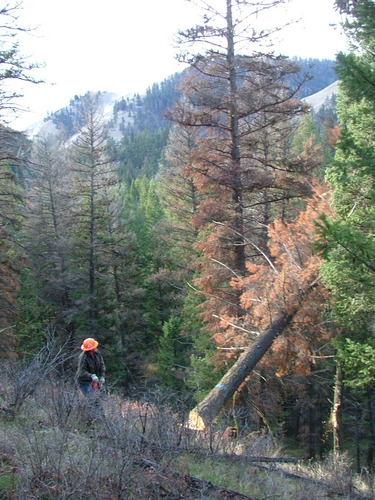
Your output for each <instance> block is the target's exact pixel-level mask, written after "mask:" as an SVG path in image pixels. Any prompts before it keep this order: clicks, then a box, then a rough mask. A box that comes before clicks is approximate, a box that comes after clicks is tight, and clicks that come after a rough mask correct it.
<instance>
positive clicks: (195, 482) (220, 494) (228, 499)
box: [135, 458, 257, 500]
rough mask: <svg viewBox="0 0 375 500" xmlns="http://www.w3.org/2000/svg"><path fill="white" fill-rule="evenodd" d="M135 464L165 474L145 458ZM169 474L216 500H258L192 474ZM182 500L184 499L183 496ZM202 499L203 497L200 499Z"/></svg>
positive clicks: (159, 467) (171, 472)
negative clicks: (207, 493) (208, 493)
mask: <svg viewBox="0 0 375 500" xmlns="http://www.w3.org/2000/svg"><path fill="white" fill-rule="evenodd" d="M135 463H137V464H138V465H140V466H141V467H143V468H146V469H148V468H149V469H152V470H158V469H160V471H161V473H163V474H164V473H165V470H164V468H163V467H161V466H160V464H158V463H156V462H153V461H152V460H148V459H145V458H138V459H136V460H135ZM167 472H168V473H169V474H172V475H173V476H174V477H176V478H179V479H183V480H184V481H185V483H186V484H187V485H188V486H189V487H190V488H196V489H197V490H204V491H207V492H208V491H209V492H210V495H211V494H215V498H217V499H218V500H257V499H256V498H253V497H248V496H247V495H243V494H242V493H238V491H233V490H228V489H227V488H221V487H220V486H216V485H214V484H213V483H211V481H205V480H204V479H200V478H198V477H194V476H190V474H183V473H182V472H178V471H176V470H173V469H169V468H168V469H167ZM181 498H183V497H182V496H181ZM199 498H202V497H199Z"/></svg>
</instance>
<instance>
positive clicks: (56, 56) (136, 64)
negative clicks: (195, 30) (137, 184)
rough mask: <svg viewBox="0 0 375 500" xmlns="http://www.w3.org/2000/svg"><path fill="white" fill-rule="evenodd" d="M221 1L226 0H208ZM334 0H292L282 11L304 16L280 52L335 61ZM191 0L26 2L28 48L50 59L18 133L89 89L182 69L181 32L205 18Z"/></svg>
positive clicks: (135, 83) (118, 86)
mask: <svg viewBox="0 0 375 500" xmlns="http://www.w3.org/2000/svg"><path fill="white" fill-rule="evenodd" d="M206 1H207V3H210V4H211V5H215V6H218V7H220V6H222V5H225V0H206ZM333 5H334V0H313V1H312V0H291V1H290V2H289V3H288V4H287V6H286V7H284V8H283V10H282V11H280V12H279V13H278V14H277V21H279V20H280V19H283V16H284V19H285V20H296V19H299V18H302V20H301V21H300V22H299V23H297V24H295V25H293V27H289V28H287V29H286V30H284V31H283V34H282V35H279V37H280V36H282V37H284V38H285V40H284V42H281V41H280V40H277V45H276V47H275V48H276V50H277V51H278V52H281V53H284V54H286V55H289V56H300V57H304V58H309V57H312V58H319V59H334V58H335V55H336V53H337V52H338V51H339V50H345V41H344V40H345V38H344V37H343V36H342V34H341V33H340V30H339V29H334V27H332V26H330V25H332V24H335V23H336V24H337V23H338V22H339V17H338V15H337V13H336V12H335V10H334V7H333ZM200 19H201V17H200V15H199V14H198V11H197V9H196V8H195V7H194V6H193V5H192V4H191V3H189V2H187V1H186V0H105V1H103V0H23V9H22V11H21V12H20V16H19V24H20V25H22V26H25V25H27V26H30V27H35V28H36V30H35V32H34V34H33V36H27V38H25V39H22V40H21V49H22V53H26V54H28V55H30V56H31V60H33V61H36V62H38V63H42V64H44V68H43V69H41V70H40V71H39V73H38V74H35V75H34V76H37V77H38V78H39V77H40V78H42V79H44V80H45V81H46V83H43V84H39V85H37V86H36V85H27V86H26V87H24V88H23V89H22V92H23V93H24V94H25V98H24V99H23V100H22V101H20V102H21V103H22V105H24V106H27V107H28V108H29V110H30V111H29V112H28V113H22V114H21V116H20V118H19V119H18V120H15V121H14V122H13V123H12V126H13V127H15V128H18V129H20V130H22V129H24V128H26V127H28V126H29V125H31V124H32V123H34V122H36V121H38V120H40V119H43V118H44V117H45V116H46V114H47V113H48V112H51V111H56V110H57V109H60V108H62V107H65V106H67V105H68V104H69V101H70V99H71V98H73V97H74V96H75V95H82V94H85V93H86V92H87V91H88V90H92V91H98V90H101V91H110V92H117V93H119V94H121V95H124V96H126V95H129V94H130V95H132V94H133V93H134V92H138V93H143V92H144V91H145V90H146V88H147V87H149V86H151V85H152V84H153V83H156V82H160V81H162V80H163V79H164V78H167V77H168V76H170V75H171V74H173V73H175V72H177V71H181V70H182V69H183V67H182V66H181V64H179V63H178V62H177V61H176V60H175V54H176V48H175V47H174V44H173V39H174V37H175V35H176V33H177V31H178V29H181V28H182V29H183V28H187V27H189V26H193V25H194V24H197V23H199V22H200Z"/></svg>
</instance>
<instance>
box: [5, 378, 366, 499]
mask: <svg viewBox="0 0 375 500" xmlns="http://www.w3.org/2000/svg"><path fill="white" fill-rule="evenodd" d="M16 386H17V385H16V384H13V385H12V382H11V381H8V384H7V386H6V387H5V385H3V389H2V392H1V394H2V396H1V397H0V419H1V425H0V498H1V499H7V500H21V499H43V500H45V499H61V500H65V499H73V500H85V499H87V500H89V499H90V500H95V499H98V500H112V499H113V500H114V499H117V500H118V499H121V500H133V499H134V500H135V499H145V500H157V499H169V500H177V499H186V500H188V499H207V500H209V499H235V500H241V499H249V500H251V499H253V500H266V499H272V500H274V499H280V500H320V499H327V498H329V499H334V500H335V499H353V500H360V499H361V500H370V499H374V498H375V496H374V491H373V477H367V476H360V475H356V474H354V472H353V470H352V467H351V464H350V461H349V460H348V459H347V457H345V456H341V457H336V459H335V460H333V459H332V457H329V458H327V460H325V461H324V462H316V463H311V462H306V463H304V462H303V461H301V460H297V459H294V458H293V457H286V456H285V451H283V448H282V447H281V446H280V444H279V443H277V442H276V440H275V439H274V438H273V437H272V436H270V435H266V434H260V433H250V434H248V435H247V436H243V437H236V438H234V437H232V436H230V435H228V430H227V429H222V430H221V429H210V430H209V431H207V432H197V431H192V430H190V429H188V428H187V427H186V426H185V425H184V422H185V421H186V420H185V419H184V415H181V414H179V413H176V412H174V411H172V410H171V408H170V407H169V406H168V405H167V404H165V403H163V402H162V401H161V400H159V401H158V402H155V401H153V402H152V403H151V402H150V401H145V400H144V401H142V402H140V401H131V400H127V399H124V398H121V397H119V396H116V395H109V394H105V395H102V396H101V397H99V398H98V399H97V400H93V401H91V402H89V401H88V400H87V399H86V398H84V397H83V396H82V395H81V394H80V393H79V392H78V391H77V390H76V389H75V388H74V387H72V386H69V385H58V384H53V383H52V382H46V383H43V385H42V384H41V385H40V386H38V387H37V388H36V389H35V391H33V393H32V394H29V395H27V396H26V397H25V398H24V400H23V401H21V404H20V403H19V397H18V404H17V405H15V404H14V401H15V396H16V393H15V390H16ZM18 396H19V392H18Z"/></svg>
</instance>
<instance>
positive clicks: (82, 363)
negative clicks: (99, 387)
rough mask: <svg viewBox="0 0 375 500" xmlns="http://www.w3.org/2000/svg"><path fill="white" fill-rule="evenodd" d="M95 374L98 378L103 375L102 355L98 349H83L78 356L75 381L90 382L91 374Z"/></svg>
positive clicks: (80, 382)
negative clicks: (91, 350)
mask: <svg viewBox="0 0 375 500" xmlns="http://www.w3.org/2000/svg"><path fill="white" fill-rule="evenodd" d="M94 373H95V375H97V376H98V377H99V378H100V377H104V375H105V365H104V360H103V357H102V355H101V354H100V352H99V351H95V352H91V353H90V351H83V352H81V354H80V355H79V356H78V369H77V375H76V378H77V381H78V383H79V384H91V381H92V379H91V375H92V374H94Z"/></svg>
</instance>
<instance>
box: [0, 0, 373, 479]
mask: <svg viewBox="0 0 375 500" xmlns="http://www.w3.org/2000/svg"><path fill="white" fill-rule="evenodd" d="M242 3H243V5H241V8H244V9H249V13H250V11H251V4H250V3H249V5H247V2H242ZM275 3H276V2H275ZM205 4H206V2H205ZM336 4H337V8H339V9H340V10H341V12H342V14H343V15H344V16H347V19H348V20H347V21H346V23H345V24H344V28H345V30H346V33H347V36H348V37H349V38H350V40H351V42H352V46H353V52H351V53H350V54H347V55H344V54H339V56H338V58H337V60H336V61H329V60H324V61H320V60H303V59H288V58H286V57H282V56H278V55H275V53H273V52H267V51H266V50H264V51H262V52H259V50H256V51H254V52H253V53H250V54H249V53H246V54H244V53H242V52H241V51H239V50H240V47H241V46H242V42H243V36H244V33H247V35H246V37H247V42H248V43H254V44H255V42H257V36H256V34H255V33H254V32H253V31H252V30H249V31H248V32H247V31H246V30H245V31H243V25H242V23H241V22H240V21H238V19H239V18H238V17H237V10H236V9H237V8H239V7H240V5H239V3H237V2H235V1H234V0H228V1H227V12H226V14H225V15H224V16H222V18H221V19H225V23H224V25H220V24H218V25H215V24H211V22H210V19H211V18H212V20H215V16H214V15H213V14H214V13H215V7H212V6H210V5H209V2H208V3H207V4H206V11H205V14H204V16H205V17H204V19H205V22H204V23H203V24H202V25H200V26H196V27H194V28H191V29H189V30H187V31H186V32H181V33H179V37H180V44H181V47H185V46H188V47H189V52H183V51H182V49H181V54H180V58H181V60H183V61H185V62H188V63H189V67H188V69H186V70H185V71H183V72H182V73H181V74H176V75H172V76H171V77H170V78H168V79H166V80H165V81H163V82H160V83H155V84H154V85H153V86H152V87H151V88H150V89H148V90H147V92H146V94H145V95H139V94H136V95H134V96H132V97H123V98H122V99H120V100H117V101H116V102H114V103H113V115H112V117H111V118H110V120H108V119H104V115H103V103H104V102H105V101H106V99H107V98H108V95H107V94H106V92H101V93H97V94H93V93H91V92H88V93H87V94H86V95H83V96H75V97H74V98H73V99H72V101H71V102H70V104H69V106H67V107H66V108H64V109H62V110H59V111H57V112H55V113H53V114H51V115H49V116H48V117H46V122H49V123H53V125H54V133H48V134H47V133H43V126H41V129H40V133H39V134H38V135H36V136H35V137H33V138H27V137H26V136H24V135H23V134H20V133H18V132H16V131H14V130H12V129H10V128H9V127H7V125H6V124H5V123H4V124H3V125H2V129H1V135H2V140H1V147H0V154H1V163H0V168H1V174H0V181H1V185H2V189H1V194H0V202H1V219H0V221H1V226H0V227H1V235H2V238H1V248H2V251H1V255H2V257H1V267H0V277H1V283H2V287H1V292H0V301H1V319H0V331H1V334H2V336H1V346H2V350H1V357H2V359H3V361H6V362H15V363H16V362H30V360H33V359H35V357H36V356H38V353H40V352H41V350H43V349H45V347H46V345H49V343H50V342H52V341H53V344H54V345H55V344H56V343H57V345H58V346H59V349H62V350H64V351H66V352H67V353H70V354H71V358H70V360H69V356H67V361H66V362H64V363H61V364H60V365H59V366H58V372H59V377H61V378H62V379H64V380H73V378H74V372H75V369H76V356H77V355H78V353H79V347H80V345H81V343H82V340H83V339H84V338H86V337H94V338H95V339H97V340H98V342H99V344H100V349H101V352H102V354H103V356H104V357H105V360H106V365H107V377H106V378H107V384H108V387H109V390H111V391H113V392H115V393H117V394H121V395H122V396H125V397H126V396H128V395H134V394H140V393H142V391H144V390H153V388H158V390H163V391H165V394H168V397H169V398H170V399H171V400H172V401H174V402H175V403H176V404H177V403H178V401H181V400H182V399H183V400H184V401H185V402H186V403H187V404H188V406H189V408H190V409H191V410H192V412H191V415H193V416H195V418H196V419H197V421H199V425H201V426H203V428H204V427H205V426H208V425H211V424H212V422H213V421H215V422H216V423H217V424H218V425H220V418H222V419H225V425H233V426H236V427H237V429H238V432H246V431H267V432H270V433H274V434H280V435H282V436H283V437H285V439H288V440H290V442H291V443H292V444H291V447H292V448H293V447H300V448H303V449H304V453H305V456H307V457H309V458H321V457H323V456H325V455H327V454H328V453H329V452H330V451H332V450H333V451H334V452H335V453H339V452H340V451H344V450H346V451H348V452H349V453H350V454H352V456H353V457H355V458H356V465H357V467H358V469H360V468H361V467H367V468H368V469H369V470H372V467H373V455H374V451H375V393H374V390H373V387H374V380H375V368H374V367H375V345H374V304H375V300H374V298H375V297H374V257H375V255H374V231H373V227H374V169H373V161H374V159H373V158H372V157H373V156H374V151H373V149H374V148H373V144H372V135H373V120H372V114H373V113H374V106H373V101H374V96H373V86H374V72H373V65H374V55H373V54H374V52H373V43H374V42H373V33H372V31H371V28H372V24H373V23H374V20H375V12H374V7H373V3H372V2H371V1H370V0H358V1H357V2H349V1H342V0H340V1H338V0H337V2H336ZM0 15H3V13H2V12H1V13H0ZM5 15H6V12H5ZM212 40H215V44H214V45H213V44H212ZM14 50H16V47H15V48H14ZM2 55H3V58H2V59H1V60H0V85H1V84H2V83H3V82H4V81H6V79H8V78H14V79H17V78H19V77H20V76H23V77H24V78H28V79H29V80H30V81H32V76H29V72H30V71H31V74H32V67H29V66H27V65H26V66H24V67H23V69H22V67H21V68H20V67H19V61H18V60H17V59H15V60H12V57H15V52H13V54H12V53H11V51H4V52H2ZM3 61H4V62H3ZM8 66H10V67H11V68H12V67H13V73H12V71H11V70H10V69H9V67H8ZM21 71H24V72H25V73H24V74H22V73H20V72H21ZM17 72H18V73H17ZM338 79H339V80H340V83H339V95H338V96H337V97H335V98H333V99H331V100H330V101H329V102H327V103H326V104H325V105H324V106H323V107H322V108H321V109H320V110H318V111H316V112H313V111H312V110H310V109H309V107H308V106H307V105H306V104H305V103H304V102H303V101H302V100H301V99H302V98H304V97H306V96H309V95H311V94H314V93H315V92H318V91H319V90H321V89H323V88H324V87H326V86H328V85H330V84H331V83H332V82H334V81H336V80H338ZM4 92H5V91H4ZM12 97H13V96H12ZM8 98H9V96H7V95H6V94H5V93H1V94H0V107H2V108H5V107H6V106H7V102H8V100H7V99H8ZM222 410H226V412H225V417H224V416H222V417H221V412H222Z"/></svg>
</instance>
